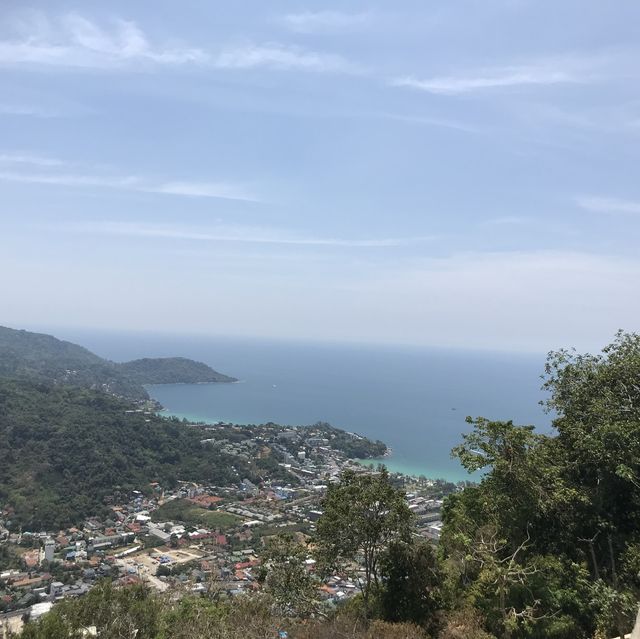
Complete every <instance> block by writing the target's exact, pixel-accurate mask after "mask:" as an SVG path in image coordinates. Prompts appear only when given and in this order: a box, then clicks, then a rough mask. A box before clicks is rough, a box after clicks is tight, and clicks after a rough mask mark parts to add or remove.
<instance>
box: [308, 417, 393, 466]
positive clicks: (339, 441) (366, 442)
mask: <svg viewBox="0 0 640 639" xmlns="http://www.w3.org/2000/svg"><path fill="white" fill-rule="evenodd" d="M312 428H314V429H318V430H319V431H320V433H322V434H324V436H325V437H327V438H328V439H329V445H330V446H331V448H333V449H335V450H339V451H340V452H342V453H344V455H345V457H348V458H349V459H373V458H376V457H382V456H383V455H384V454H385V453H386V452H387V446H386V444H385V443H384V442H381V441H380V440H376V441H374V440H372V439H368V438H367V437H362V436H361V435H356V434H355V433H348V432H346V431H344V430H340V429H338V428H334V427H333V426H331V425H330V424H327V423H326V422H318V423H316V424H313V426H312Z"/></svg>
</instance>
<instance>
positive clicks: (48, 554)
mask: <svg viewBox="0 0 640 639" xmlns="http://www.w3.org/2000/svg"><path fill="white" fill-rule="evenodd" d="M55 549H56V542H55V541H53V539H51V538H48V539H46V540H45V542H44V560H45V561H53V553H54V551H55Z"/></svg>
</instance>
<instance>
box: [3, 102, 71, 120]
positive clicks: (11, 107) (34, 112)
mask: <svg viewBox="0 0 640 639" xmlns="http://www.w3.org/2000/svg"><path fill="white" fill-rule="evenodd" d="M0 115H16V116H31V117H34V118H55V117H58V116H59V113H58V112H57V111H53V110H50V109H43V108H42V107H39V106H31V105H26V104H8V103H5V104H0Z"/></svg>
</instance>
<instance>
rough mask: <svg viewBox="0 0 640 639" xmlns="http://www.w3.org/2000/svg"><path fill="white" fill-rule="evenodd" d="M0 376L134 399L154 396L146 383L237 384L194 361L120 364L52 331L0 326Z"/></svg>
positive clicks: (143, 360)
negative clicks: (47, 332) (91, 390)
mask: <svg viewBox="0 0 640 639" xmlns="http://www.w3.org/2000/svg"><path fill="white" fill-rule="evenodd" d="M0 377H4V378H13V379H28V380H32V381H39V382H51V383H54V384H71V385H74V386H80V387H83V388H92V389H96V390H102V391H105V392H107V393H110V394H112V395H117V396H121V397H126V398H128V399H135V400H141V399H148V398H149V395H148V394H147V391H146V390H145V389H144V387H143V384H159V383H167V382H185V383H194V382H232V381H235V380H234V379H233V378H231V377H227V376H226V375H222V374H220V373H217V372H216V371H214V370H213V369H212V368H209V366H207V365H206V364H202V363H200V362H194V361H192V360H189V359H185V358H181V357H175V358H173V357H172V358H161V359H142V360H136V361H133V362H127V363H124V364H116V363H115V362H111V361H109V360H106V359H104V358H102V357H99V356H98V355H95V354H94V353H92V352H91V351H89V350H87V349H86V348H83V347H82V346H78V345H77V344H73V343H71V342H66V341H63V340H59V339H57V338H55V337H53V336H52V335H45V334H42V333H32V332H30V331H24V330H15V329H12V328H6V327H0Z"/></svg>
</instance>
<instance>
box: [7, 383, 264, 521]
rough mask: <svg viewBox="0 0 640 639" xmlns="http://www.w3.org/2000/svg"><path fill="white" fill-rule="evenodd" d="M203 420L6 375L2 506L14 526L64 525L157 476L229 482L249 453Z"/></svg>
mask: <svg viewBox="0 0 640 639" xmlns="http://www.w3.org/2000/svg"><path fill="white" fill-rule="evenodd" d="M201 439H202V433H201V432H200V431H199V429H198V428H197V427H194V426H187V425H185V424H182V423H181V422H179V421H177V420H170V419H166V418H163V417H158V416H156V415H153V414H144V413H142V412H132V411H131V405H130V404H129V403H127V402H125V401H123V400H119V399H117V398H114V397H111V396H109V395H106V394H105V393H101V392H96V391H91V390H85V389H78V388H74V387H71V386H52V385H47V384H38V383H34V382H29V381H10V380H0V460H2V463H0V511H2V510H3V509H5V508H7V507H10V508H11V509H13V510H15V514H14V515H12V516H11V517H9V519H10V520H11V521H12V522H13V525H14V526H17V525H18V524H20V525H23V526H24V527H25V528H36V529H40V528H45V529H51V528H58V527H60V526H63V525H68V524H71V523H77V522H79V521H81V520H82V519H83V518H84V517H86V516H89V515H94V514H96V513H98V512H100V510H101V508H103V507H104V506H105V503H106V502H105V499H107V498H109V497H110V496H112V495H114V494H117V493H118V492H124V493H127V492H129V491H131V490H134V489H138V490H144V489H145V488H146V487H148V485H149V483H150V482H152V481H160V482H161V483H162V484H163V485H166V486H170V485H172V484H174V483H175V482H176V480H179V479H180V480H200V481H210V482H212V483H228V482H230V481H233V480H234V479H235V478H236V476H235V475H234V476H231V474H232V473H233V471H232V470H231V467H232V466H235V468H236V469H238V471H239V472H240V473H241V474H242V476H243V477H251V478H253V477H254V475H253V473H252V472H251V470H250V468H248V467H246V464H243V463H242V462H241V460H239V459H237V458H236V457H232V456H230V455H226V454H224V453H220V452H218V451H216V450H215V449H214V448H212V447H211V446H207V445H203V444H202V443H201V441H200V440H201Z"/></svg>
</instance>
